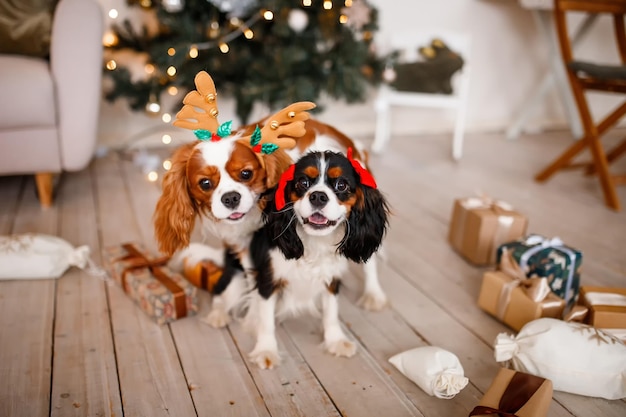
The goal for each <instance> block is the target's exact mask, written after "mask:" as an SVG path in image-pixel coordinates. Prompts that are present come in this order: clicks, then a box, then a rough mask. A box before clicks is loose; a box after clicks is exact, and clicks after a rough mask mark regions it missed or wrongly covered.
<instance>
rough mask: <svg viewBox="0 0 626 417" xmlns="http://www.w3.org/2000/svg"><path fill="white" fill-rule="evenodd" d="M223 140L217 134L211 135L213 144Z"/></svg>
mask: <svg viewBox="0 0 626 417" xmlns="http://www.w3.org/2000/svg"><path fill="white" fill-rule="evenodd" d="M220 140H222V137H221V136H220V135H218V134H217V133H211V142H219V141H220Z"/></svg>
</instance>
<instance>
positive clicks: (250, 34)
mask: <svg viewBox="0 0 626 417" xmlns="http://www.w3.org/2000/svg"><path fill="white" fill-rule="evenodd" d="M243 36H245V37H246V39H252V38H254V32H253V31H252V29H246V30H244V32H243Z"/></svg>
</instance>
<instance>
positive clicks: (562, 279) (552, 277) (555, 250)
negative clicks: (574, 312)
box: [496, 235, 583, 309]
mask: <svg viewBox="0 0 626 417" xmlns="http://www.w3.org/2000/svg"><path fill="white" fill-rule="evenodd" d="M504 250H508V251H509V252H510V253H511V255H512V257H513V259H514V260H515V262H517V264H518V265H519V267H520V268H521V270H522V271H524V273H525V274H526V276H527V277H529V278H532V277H540V278H547V279H548V283H549V284H550V289H551V290H552V292H553V293H555V294H556V295H558V296H559V297H561V298H562V299H564V300H565V303H566V308H568V309H569V308H571V307H572V306H573V305H574V304H575V302H576V299H577V297H578V292H579V289H580V265H581V263H582V257H583V256H582V253H581V252H580V251H578V250H577V249H574V248H571V247H569V246H567V245H565V244H564V243H563V242H562V241H561V240H560V239H559V238H553V239H546V238H545V237H543V236H540V235H529V236H527V237H525V238H522V239H518V240H516V241H512V242H508V243H505V244H503V245H501V246H500V247H499V248H498V252H497V261H496V262H497V263H498V264H499V263H500V262H501V259H502V254H503V252H504Z"/></svg>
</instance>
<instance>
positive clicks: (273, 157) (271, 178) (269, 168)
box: [263, 149, 292, 189]
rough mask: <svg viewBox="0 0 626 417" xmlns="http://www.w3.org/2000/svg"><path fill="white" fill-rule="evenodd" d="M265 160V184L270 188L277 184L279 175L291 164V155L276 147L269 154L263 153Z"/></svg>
mask: <svg viewBox="0 0 626 417" xmlns="http://www.w3.org/2000/svg"><path fill="white" fill-rule="evenodd" d="M263 159H264V161H265V175H266V177H265V186H266V187H267V188H268V189H270V188H273V187H275V186H276V185H278V181H279V180H280V176H281V175H283V172H285V170H286V169H287V168H289V165H291V164H292V160H291V157H290V156H289V155H287V152H285V151H283V150H282V149H277V150H276V151H275V152H273V153H271V154H269V155H263Z"/></svg>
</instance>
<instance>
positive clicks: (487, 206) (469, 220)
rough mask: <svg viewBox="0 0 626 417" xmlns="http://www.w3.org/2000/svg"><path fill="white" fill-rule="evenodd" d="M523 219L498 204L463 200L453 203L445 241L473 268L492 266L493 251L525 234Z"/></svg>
mask: <svg viewBox="0 0 626 417" xmlns="http://www.w3.org/2000/svg"><path fill="white" fill-rule="evenodd" d="M527 224H528V221H527V219H526V217H525V216H524V215H522V214H520V213H518V212H516V211H515V210H513V208H512V207H511V206H510V205H509V204H507V203H505V202H502V201H497V200H492V199H489V198H463V199H458V200H456V201H455V202H454V208H453V210H452V219H451V221H450V230H449V234H448V241H449V242H450V244H451V245H452V247H453V248H454V249H456V251H457V252H459V253H460V254H461V255H462V256H463V257H464V258H465V259H467V260H468V261H470V262H472V263H473V264H475V265H492V264H493V263H494V262H495V257H496V249H497V248H498V247H499V246H500V245H501V244H503V243H505V242H510V241H512V240H515V239H518V238H520V237H522V236H524V234H525V233H526V227H527Z"/></svg>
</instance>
